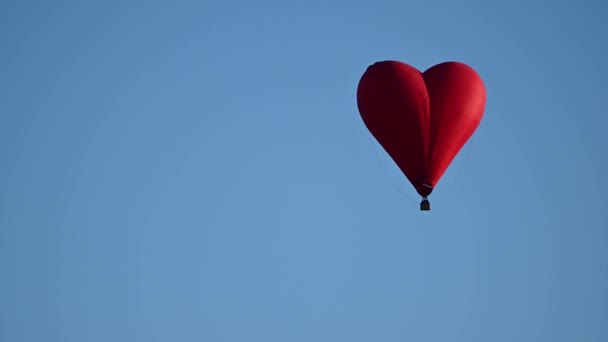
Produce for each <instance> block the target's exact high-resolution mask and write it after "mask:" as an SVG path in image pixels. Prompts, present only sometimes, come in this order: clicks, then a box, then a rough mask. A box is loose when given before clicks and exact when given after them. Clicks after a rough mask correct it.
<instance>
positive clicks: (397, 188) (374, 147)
mask: <svg viewBox="0 0 608 342" xmlns="http://www.w3.org/2000/svg"><path fill="white" fill-rule="evenodd" d="M368 137H369V141H370V143H371V144H372V149H373V150H374V153H375V154H376V158H377V159H378V164H380V167H381V168H382V171H383V172H384V173H387V174H388V170H386V168H384V165H383V164H382V161H381V160H380V155H379V154H378V150H377V149H376V146H375V145H374V140H373V139H372V137H371V135H370V136H368ZM391 184H392V185H393V187H394V188H395V189H396V190H397V191H398V192H399V193H400V194H401V196H403V197H404V198H406V199H408V200H409V201H410V202H412V203H416V204H418V202H416V201H414V200H413V199H411V198H410V197H409V196H407V195H406V194H404V193H403V192H402V191H401V189H399V187H398V186H397V185H395V183H393V182H391Z"/></svg>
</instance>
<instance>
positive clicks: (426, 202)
mask: <svg viewBox="0 0 608 342" xmlns="http://www.w3.org/2000/svg"><path fill="white" fill-rule="evenodd" d="M429 210H431V202H429V200H428V199H426V197H425V198H423V199H422V202H420V211H429Z"/></svg>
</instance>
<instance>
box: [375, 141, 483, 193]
mask: <svg viewBox="0 0 608 342" xmlns="http://www.w3.org/2000/svg"><path fill="white" fill-rule="evenodd" d="M368 138H369V141H370V143H371V144H372V149H373V150H374V154H375V155H376V159H378V164H380V168H382V171H383V172H385V173H388V170H386V168H385V167H384V164H382V161H381V160H380V154H379V153H378V150H377V148H376V146H375V145H374V140H373V139H372V137H371V135H368ZM474 140H475V138H474V137H471V142H470V143H469V146H468V148H467V153H466V154H465V156H464V160H463V162H462V165H461V166H460V168H459V170H458V172H457V174H456V179H455V180H454V182H452V185H451V186H450V187H449V188H448V190H447V191H446V192H445V193H444V194H443V195H442V196H441V197H440V198H439V199H437V202H441V201H443V199H445V197H446V196H447V195H448V194H449V193H450V191H452V189H453V188H454V187H455V186H456V183H458V180H459V179H460V177H462V174H463V172H464V166H465V164H466V163H467V161H468V160H469V156H470V155H471V148H472V146H473V141H474ZM391 184H392V185H393V187H394V188H395V189H396V190H397V191H398V192H399V193H400V194H401V196H402V197H404V198H406V199H407V200H409V201H410V202H412V203H416V204H418V202H416V201H415V200H413V199H411V198H410V197H409V196H408V195H406V194H405V193H403V191H401V189H399V187H398V186H397V185H395V183H392V182H391Z"/></svg>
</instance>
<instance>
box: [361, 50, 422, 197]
mask: <svg viewBox="0 0 608 342" xmlns="http://www.w3.org/2000/svg"><path fill="white" fill-rule="evenodd" d="M406 90H407V91H406ZM357 106H358V108H359V112H360V114H361V117H362V119H363V122H364V123H365V125H366V127H367V128H368V129H369V131H370V132H371V133H372V135H373V136H374V137H375V138H376V140H377V141H378V143H380V145H382V147H383V148H384V150H385V151H386V152H387V153H388V155H389V156H390V157H391V158H392V159H393V161H394V162H395V163H396V164H397V166H398V167H399V169H401V171H402V172H403V174H404V175H405V176H406V178H407V179H408V180H409V181H410V183H412V184H416V185H418V186H419V187H420V186H422V183H424V182H425V177H426V173H427V171H426V169H427V166H426V160H427V150H428V139H427V136H428V134H429V130H430V118H429V115H428V114H429V98H428V94H427V91H426V86H425V83H424V79H423V78H422V74H421V73H420V71H418V70H417V69H415V68H413V67H411V66H409V65H407V64H404V63H400V62H395V61H384V62H378V63H376V64H374V65H372V66H370V67H369V68H368V69H367V71H366V72H365V73H364V75H363V76H362V78H361V81H360V82H359V86H358V89H357ZM404 114H405V115H404Z"/></svg>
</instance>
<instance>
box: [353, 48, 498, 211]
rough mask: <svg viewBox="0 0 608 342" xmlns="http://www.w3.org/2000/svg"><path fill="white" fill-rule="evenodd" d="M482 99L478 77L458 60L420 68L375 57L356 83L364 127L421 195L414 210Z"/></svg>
mask: <svg viewBox="0 0 608 342" xmlns="http://www.w3.org/2000/svg"><path fill="white" fill-rule="evenodd" d="M485 103H486V91H485V87H484V84H483V81H482V80H481V77H480V76H479V75H478V74H477V72H476V71H475V70H473V68H471V67H470V66H468V65H466V64H463V63H460V62H445V63H440V64H437V65H435V66H433V67H431V68H429V69H428V70H426V71H424V72H420V71H419V70H418V69H416V68H414V67H412V66H410V65H408V64H405V63H403V62H399V61H393V60H386V61H380V62H377V63H375V64H373V65H371V66H369V67H368V68H367V70H366V71H365V73H364V74H363V76H362V77H361V80H360V81H359V85H358V88H357V107H358V109H359V113H360V115H361V118H362V119H363V122H364V124H365V126H366V127H367V129H368V130H369V131H370V133H371V134H372V135H373V136H374V138H375V139H376V140H377V141H378V143H379V144H380V145H381V146H382V148H384V150H385V151H386V152H387V153H388V155H389V156H390V157H391V158H392V160H393V161H394V162H395V163H396V165H397V166H398V167H399V169H400V170H401V171H402V173H403V174H404V175H405V177H406V178H407V179H408V180H409V182H410V183H411V184H412V185H413V187H414V188H415V189H416V192H417V193H418V194H419V195H420V196H421V197H422V201H421V203H420V210H430V202H429V200H428V196H429V195H430V194H431V193H432V192H433V190H434V189H435V186H436V185H437V183H438V182H439V180H440V179H441V177H442V176H443V174H444V172H445V171H446V170H447V168H448V167H449V165H450V163H451V162H452V161H453V159H454V158H455V157H456V155H457V154H458V152H459V151H460V150H461V149H462V147H463V146H464V144H465V143H466V142H467V141H468V140H469V139H470V137H471V136H472V135H473V133H474V132H475V130H476V129H477V127H478V126H479V123H480V122H481V118H482V116H483V112H484V108H485Z"/></svg>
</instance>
